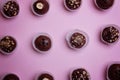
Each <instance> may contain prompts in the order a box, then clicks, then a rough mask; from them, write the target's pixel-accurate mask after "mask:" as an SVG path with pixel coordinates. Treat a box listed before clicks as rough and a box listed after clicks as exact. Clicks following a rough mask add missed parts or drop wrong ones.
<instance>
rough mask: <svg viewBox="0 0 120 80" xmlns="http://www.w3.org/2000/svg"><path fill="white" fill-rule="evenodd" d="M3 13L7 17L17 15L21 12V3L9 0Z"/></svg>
mask: <svg viewBox="0 0 120 80" xmlns="http://www.w3.org/2000/svg"><path fill="white" fill-rule="evenodd" d="M3 13H4V15H6V16H7V17H14V16H17V15H18V13H19V5H18V3H17V2H15V1H12V0H10V1H8V2H6V3H5V4H4V5H3Z"/></svg>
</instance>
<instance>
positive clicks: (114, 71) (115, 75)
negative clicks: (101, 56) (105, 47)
mask: <svg viewBox="0 0 120 80" xmlns="http://www.w3.org/2000/svg"><path fill="white" fill-rule="evenodd" d="M107 73H108V78H109V80H120V64H112V65H111V66H110V67H109V69H108V72H107Z"/></svg>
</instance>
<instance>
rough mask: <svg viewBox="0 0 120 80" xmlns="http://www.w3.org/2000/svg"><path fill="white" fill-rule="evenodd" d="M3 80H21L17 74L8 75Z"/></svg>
mask: <svg viewBox="0 0 120 80" xmlns="http://www.w3.org/2000/svg"><path fill="white" fill-rule="evenodd" d="M2 80H20V79H19V77H18V76H17V75H15V74H8V75H6V76H5V77H4V78H3V79H2Z"/></svg>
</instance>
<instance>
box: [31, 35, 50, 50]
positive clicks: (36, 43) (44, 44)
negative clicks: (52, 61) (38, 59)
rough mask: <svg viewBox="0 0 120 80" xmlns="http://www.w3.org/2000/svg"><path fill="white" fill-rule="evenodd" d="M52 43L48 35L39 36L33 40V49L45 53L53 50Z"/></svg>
mask: <svg viewBox="0 0 120 80" xmlns="http://www.w3.org/2000/svg"><path fill="white" fill-rule="evenodd" d="M51 46H52V41H51V38H50V36H49V35H48V34H39V35H37V37H35V38H34V40H33V47H34V49H35V50H36V51H38V52H45V51H48V50H50V49H51Z"/></svg>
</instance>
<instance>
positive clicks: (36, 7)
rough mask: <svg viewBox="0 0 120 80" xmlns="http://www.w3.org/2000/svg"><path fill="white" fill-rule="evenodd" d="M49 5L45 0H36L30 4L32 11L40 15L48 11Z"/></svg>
mask: <svg viewBox="0 0 120 80" xmlns="http://www.w3.org/2000/svg"><path fill="white" fill-rule="evenodd" d="M49 7H50V6H49V3H48V1H47V0H36V1H34V2H33V4H32V11H33V13H34V14H35V15H37V16H41V15H44V14H46V13H47V12H48V10H49Z"/></svg>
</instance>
